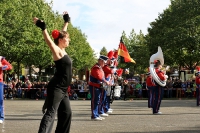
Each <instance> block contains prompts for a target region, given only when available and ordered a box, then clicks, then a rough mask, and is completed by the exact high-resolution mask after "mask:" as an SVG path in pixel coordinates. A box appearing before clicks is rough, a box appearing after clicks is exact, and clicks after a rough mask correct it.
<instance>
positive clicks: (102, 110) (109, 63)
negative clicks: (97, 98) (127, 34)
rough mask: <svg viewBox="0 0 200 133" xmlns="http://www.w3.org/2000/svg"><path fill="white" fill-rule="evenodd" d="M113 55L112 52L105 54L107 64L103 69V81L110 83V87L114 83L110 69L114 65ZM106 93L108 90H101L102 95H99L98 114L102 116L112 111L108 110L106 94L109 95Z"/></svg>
mask: <svg viewBox="0 0 200 133" xmlns="http://www.w3.org/2000/svg"><path fill="white" fill-rule="evenodd" d="M113 55H114V52H113V51H110V52H108V54H107V56H108V60H107V63H106V64H105V65H104V67H103V71H104V74H105V79H106V80H107V81H108V82H110V84H111V85H113V82H114V81H113V80H114V79H113V78H114V77H113V74H114V70H113V69H112V68H111V67H110V66H112V64H113V63H114V62H113V61H114V60H113ZM107 87H111V86H107ZM107 91H110V89H108V90H105V89H104V90H102V94H101V99H102V104H100V108H99V113H100V114H102V115H105V114H104V113H107V114H111V113H112V111H113V110H112V109H110V95H107V93H110V92H107Z"/></svg>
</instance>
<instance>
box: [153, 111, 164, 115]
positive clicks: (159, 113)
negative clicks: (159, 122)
mask: <svg viewBox="0 0 200 133" xmlns="http://www.w3.org/2000/svg"><path fill="white" fill-rule="evenodd" d="M153 114H154V115H161V114H162V112H158V113H153Z"/></svg>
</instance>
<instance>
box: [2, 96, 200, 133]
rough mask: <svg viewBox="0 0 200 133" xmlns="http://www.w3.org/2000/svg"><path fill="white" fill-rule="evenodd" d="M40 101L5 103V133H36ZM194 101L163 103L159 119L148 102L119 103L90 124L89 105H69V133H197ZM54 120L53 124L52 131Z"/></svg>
mask: <svg viewBox="0 0 200 133" xmlns="http://www.w3.org/2000/svg"><path fill="white" fill-rule="evenodd" d="M43 102H44V101H43V100H39V101H34V100H6V101H5V113H6V120H5V122H4V123H3V124H0V132H4V133H37V131H38V127H39V123H40V120H41V118H42V112H41V107H42V105H43ZM195 105H196V104H195V100H194V99H192V100H163V101H162V104H161V108H160V111H162V112H163V114H162V115H152V111H151V109H149V108H147V100H133V101H121V100H116V101H114V103H113V104H112V105H111V107H112V108H113V109H114V112H113V114H111V115H110V116H109V117H107V118H106V119H105V120H103V121H91V119H90V101H82V100H77V101H71V107H72V110H73V118H72V125H71V133H200V107H196V106H195ZM56 122H57V119H56V120H55V123H54V130H55V126H56Z"/></svg>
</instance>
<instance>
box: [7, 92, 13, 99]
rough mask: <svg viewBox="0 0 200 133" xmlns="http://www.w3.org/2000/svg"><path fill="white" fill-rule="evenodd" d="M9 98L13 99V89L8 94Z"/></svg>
mask: <svg viewBox="0 0 200 133" xmlns="http://www.w3.org/2000/svg"><path fill="white" fill-rule="evenodd" d="M8 98H9V99H13V94H12V91H10V92H9V94H8Z"/></svg>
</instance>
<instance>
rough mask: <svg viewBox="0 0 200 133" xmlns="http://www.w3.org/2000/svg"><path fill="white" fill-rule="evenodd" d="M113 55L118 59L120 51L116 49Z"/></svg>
mask: <svg viewBox="0 0 200 133" xmlns="http://www.w3.org/2000/svg"><path fill="white" fill-rule="evenodd" d="M113 56H114V58H115V59H117V58H118V51H117V50H115V52H114V55H113Z"/></svg>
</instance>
